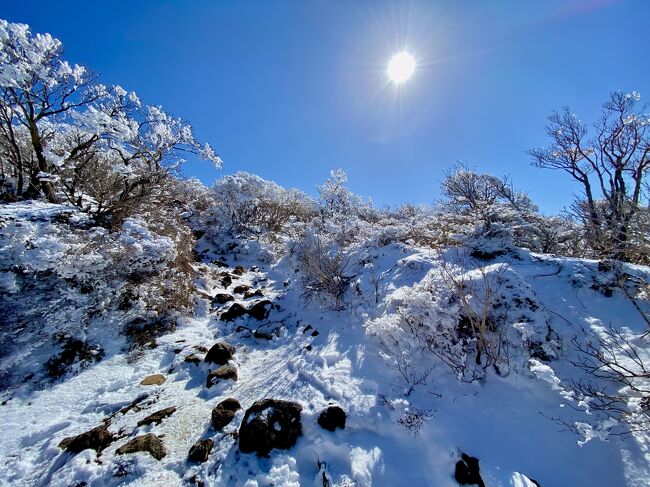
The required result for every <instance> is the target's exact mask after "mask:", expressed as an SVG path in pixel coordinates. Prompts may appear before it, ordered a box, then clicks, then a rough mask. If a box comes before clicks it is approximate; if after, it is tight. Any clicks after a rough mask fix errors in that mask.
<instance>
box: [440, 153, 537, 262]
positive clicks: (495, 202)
mask: <svg viewBox="0 0 650 487" xmlns="http://www.w3.org/2000/svg"><path fill="white" fill-rule="evenodd" d="M442 192H443V194H444V196H445V198H446V201H445V202H444V203H442V204H441V205H440V208H439V210H440V211H441V212H443V213H446V214H447V216H446V220H447V222H448V223H449V224H450V226H451V228H453V232H454V233H455V234H456V239H457V240H458V241H459V242H460V243H462V244H465V245H467V246H472V247H474V249H475V250H478V251H481V250H482V249H481V245H484V244H486V243H487V240H488V239H492V240H494V241H493V242H492V244H491V246H492V247H495V248H494V249H492V251H491V252H492V253H494V251H497V250H501V251H505V250H507V249H508V248H509V247H510V246H514V245H525V242H527V241H529V240H530V239H529V235H531V234H532V232H533V226H532V222H533V220H534V218H535V217H536V216H537V207H536V206H535V205H534V204H533V203H532V201H531V200H530V198H528V196H527V195H526V194H525V193H522V192H519V191H516V190H515V189H514V188H513V187H512V185H511V184H510V183H509V181H508V180H506V179H499V178H497V177H495V176H491V175H489V174H478V173H476V172H474V171H471V170H469V169H467V168H466V167H465V166H458V167H457V168H455V169H454V170H453V171H451V172H450V173H448V174H447V176H446V177H445V180H444V181H443V184H442ZM498 240H499V241H500V242H501V244H499V245H501V247H502V248H501V249H497V248H496V246H497V243H498V242H497V241H498ZM510 242H512V243H510Z"/></svg>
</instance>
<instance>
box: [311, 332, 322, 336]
mask: <svg viewBox="0 0 650 487" xmlns="http://www.w3.org/2000/svg"><path fill="white" fill-rule="evenodd" d="M318 335H320V333H318V330H314V331H312V332H311V336H313V337H317V336H318Z"/></svg>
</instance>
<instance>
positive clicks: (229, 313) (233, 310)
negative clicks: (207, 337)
mask: <svg viewBox="0 0 650 487" xmlns="http://www.w3.org/2000/svg"><path fill="white" fill-rule="evenodd" d="M245 314H246V308H244V307H243V306H242V305H241V304H239V303H233V304H231V305H230V308H228V309H227V310H226V311H224V312H223V313H221V316H219V319H220V320H221V321H232V320H235V319H237V318H239V317H240V316H244V315H245Z"/></svg>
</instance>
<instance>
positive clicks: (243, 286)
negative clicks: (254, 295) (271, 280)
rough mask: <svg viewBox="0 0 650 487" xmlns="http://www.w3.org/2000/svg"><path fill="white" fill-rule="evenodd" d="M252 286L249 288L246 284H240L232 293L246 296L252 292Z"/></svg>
mask: <svg viewBox="0 0 650 487" xmlns="http://www.w3.org/2000/svg"><path fill="white" fill-rule="evenodd" d="M250 288H251V287H250V286H247V285H246V284H240V285H239V286H237V287H235V288H233V290H232V292H234V293H237V294H244V293H245V292H246V291H250Z"/></svg>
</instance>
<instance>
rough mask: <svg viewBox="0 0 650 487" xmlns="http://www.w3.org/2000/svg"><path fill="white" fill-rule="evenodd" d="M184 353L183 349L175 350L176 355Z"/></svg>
mask: <svg viewBox="0 0 650 487" xmlns="http://www.w3.org/2000/svg"><path fill="white" fill-rule="evenodd" d="M182 351H183V349H182V348H175V349H174V353H175V354H176V355H178V354H179V353H181V352H182Z"/></svg>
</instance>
